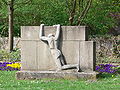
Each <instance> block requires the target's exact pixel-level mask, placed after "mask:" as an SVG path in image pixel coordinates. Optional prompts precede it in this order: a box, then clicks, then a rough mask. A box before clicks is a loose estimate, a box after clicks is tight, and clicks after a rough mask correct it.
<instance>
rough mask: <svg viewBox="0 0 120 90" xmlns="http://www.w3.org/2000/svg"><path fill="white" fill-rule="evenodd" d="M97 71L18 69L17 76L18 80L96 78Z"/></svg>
mask: <svg viewBox="0 0 120 90" xmlns="http://www.w3.org/2000/svg"><path fill="white" fill-rule="evenodd" d="M97 75H98V73H97V72H64V71H61V72H57V71H18V72H17V73H16V78H17V79H18V80H32V79H43V78H48V79H49V78H50V79H51V78H52V79H91V80H96V78H97Z"/></svg>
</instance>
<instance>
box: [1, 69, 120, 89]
mask: <svg viewBox="0 0 120 90" xmlns="http://www.w3.org/2000/svg"><path fill="white" fill-rule="evenodd" d="M15 73H16V71H0V90H120V75H116V76H114V77H111V75H110V76H107V77H106V75H104V78H103V77H102V78H99V79H98V80H96V81H90V80H88V81H85V80H63V79H57V80H53V79H42V80H16V78H15Z"/></svg>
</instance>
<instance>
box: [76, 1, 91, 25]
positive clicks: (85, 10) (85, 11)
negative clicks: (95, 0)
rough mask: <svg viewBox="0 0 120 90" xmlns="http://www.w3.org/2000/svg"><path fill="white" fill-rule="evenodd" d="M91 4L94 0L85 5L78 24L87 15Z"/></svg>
mask: <svg viewBox="0 0 120 90" xmlns="http://www.w3.org/2000/svg"><path fill="white" fill-rule="evenodd" d="M91 4H92V0H89V1H88V3H87V5H86V7H85V9H84V10H83V12H82V13H81V15H80V16H79V17H78V23H77V25H80V24H81V19H83V18H84V17H85V16H86V14H87V12H88V10H89V9H90V6H91Z"/></svg>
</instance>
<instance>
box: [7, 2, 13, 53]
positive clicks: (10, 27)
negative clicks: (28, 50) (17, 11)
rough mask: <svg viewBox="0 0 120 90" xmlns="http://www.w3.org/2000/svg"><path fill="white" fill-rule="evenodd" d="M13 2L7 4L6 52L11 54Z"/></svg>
mask: <svg viewBox="0 0 120 90" xmlns="http://www.w3.org/2000/svg"><path fill="white" fill-rule="evenodd" d="M13 2H14V0H11V1H10V2H9V3H8V8H9V11H8V15H9V40H8V51H9V52H11V51H12V50H13V12H14V9H13Z"/></svg>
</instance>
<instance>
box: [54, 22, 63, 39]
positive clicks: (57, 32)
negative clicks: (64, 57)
mask: <svg viewBox="0 0 120 90" xmlns="http://www.w3.org/2000/svg"><path fill="white" fill-rule="evenodd" d="M53 27H57V31H56V34H55V40H57V39H58V38H59V36H60V29H61V28H60V24H58V25H53Z"/></svg>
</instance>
